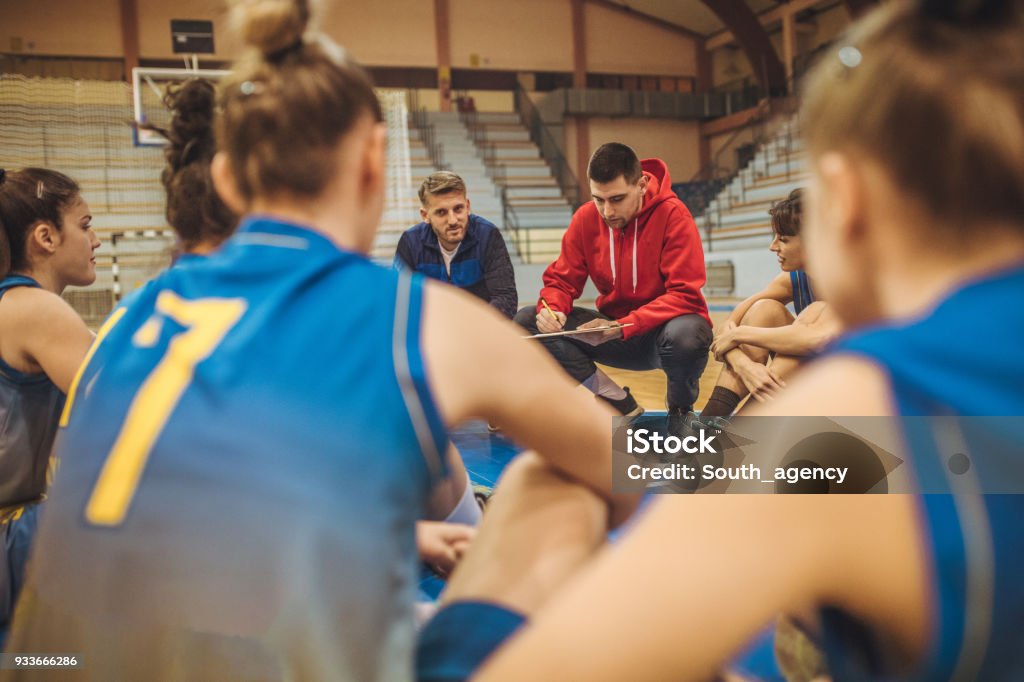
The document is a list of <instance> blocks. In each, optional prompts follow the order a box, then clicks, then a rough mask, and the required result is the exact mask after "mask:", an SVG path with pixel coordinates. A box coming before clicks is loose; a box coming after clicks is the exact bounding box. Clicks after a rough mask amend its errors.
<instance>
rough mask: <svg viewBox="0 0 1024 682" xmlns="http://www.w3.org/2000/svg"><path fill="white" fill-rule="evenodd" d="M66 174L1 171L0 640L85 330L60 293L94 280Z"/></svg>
mask: <svg viewBox="0 0 1024 682" xmlns="http://www.w3.org/2000/svg"><path fill="white" fill-rule="evenodd" d="M99 245H100V242H99V239H97V238H96V233H95V232H93V230H92V216H91V215H90V214H89V205H88V204H86V203H85V201H84V200H83V199H82V196H81V194H80V191H79V188H78V185H77V184H75V182H74V180H72V179H71V178H69V177H67V176H66V175H63V174H62V173H58V172H56V171H52V170H47V169H44V168H24V169H22V170H20V171H5V170H2V169H0V274H2V279H0V533H2V542H0V646H2V644H3V640H4V637H5V635H6V631H7V626H8V624H9V622H10V618H11V615H12V613H13V609H14V603H15V601H16V599H17V597H18V592H19V590H20V588H21V584H22V581H23V579H24V571H25V562H26V559H27V557H28V552H29V547H30V545H31V542H32V537H33V534H34V531H35V525H36V515H37V513H38V504H39V502H40V500H42V498H43V496H44V494H45V493H46V486H47V473H48V470H49V467H50V455H51V450H52V448H53V440H54V436H55V435H56V433H57V425H58V421H59V420H60V415H61V409H62V407H63V406H64V395H65V394H66V393H67V392H68V390H69V389H70V388H71V387H72V386H73V381H74V376H75V371H76V370H77V369H78V366H79V365H80V364H81V362H82V359H83V358H84V357H85V355H86V352H87V351H88V349H89V344H91V343H92V339H93V336H92V332H90V331H89V330H88V328H87V327H86V326H85V323H84V322H83V321H82V319H81V318H80V317H79V316H78V314H77V313H76V312H75V311H74V310H73V309H72V308H71V306H70V305H68V304H67V303H66V302H65V301H64V300H63V299H62V298H61V297H60V294H61V292H62V291H64V289H65V287H68V286H86V285H88V284H92V282H93V281H94V280H95V279H96V259H95V257H94V252H95V250H96V249H97V248H98V247H99Z"/></svg>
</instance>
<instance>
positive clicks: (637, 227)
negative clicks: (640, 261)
mask: <svg viewBox="0 0 1024 682" xmlns="http://www.w3.org/2000/svg"><path fill="white" fill-rule="evenodd" d="M638 234H640V218H637V219H636V222H635V223H633V293H634V294H635V293H636V239H637V235H638Z"/></svg>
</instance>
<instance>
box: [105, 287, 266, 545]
mask: <svg viewBox="0 0 1024 682" xmlns="http://www.w3.org/2000/svg"><path fill="white" fill-rule="evenodd" d="M245 308H246V303H245V301H244V300H242V299H217V298H205V299H199V300H197V301H186V300H185V299H183V298H181V297H179V296H177V295H176V294H174V293H173V292H171V291H161V292H160V294H159V296H158V297H157V301H156V310H157V312H158V313H162V314H163V315H165V316H167V317H169V318H171V319H173V320H175V321H176V322H178V323H179V324H181V325H183V326H184V327H186V328H187V329H185V331H183V332H181V333H180V334H178V335H177V336H175V337H174V338H173V339H171V342H170V343H169V344H168V346H167V354H166V355H165V356H164V358H163V359H162V360H161V361H160V363H159V364H158V365H157V366H156V367H155V368H154V369H153V372H152V373H151V374H150V375H149V377H148V378H147V379H146V381H145V382H143V384H142V387H141V388H140V389H139V392H138V393H137V394H136V396H135V399H134V400H132V404H131V406H130V407H129V408H128V416H127V417H126V418H125V421H124V425H122V427H121V432H120V433H119V434H118V435H117V440H116V441H114V447H113V448H111V450H110V455H109V456H108V457H107V461H106V463H105V464H104V465H103V470H102V471H101V472H100V477H99V480H98V481H97V482H96V488H95V489H93V491H92V496H91V497H90V498H89V502H88V504H87V505H86V508H85V518H86V519H88V521H89V522H90V523H93V524H95V525H98V526H116V525H118V524H120V523H121V522H122V521H123V520H124V517H125V514H126V513H127V512H128V506H129V505H130V504H131V501H132V498H133V497H134V496H135V489H136V488H137V487H138V485H139V479H140V478H141V477H142V471H143V469H145V468H146V461H147V460H148V459H149V453H150V451H151V450H152V448H153V443H155V442H156V439H157V438H158V437H159V436H160V433H161V432H162V431H163V428H164V425H166V424H167V420H168V419H169V418H170V416H171V412H173V411H174V408H175V406H176V405H177V404H178V401H179V400H180V399H181V396H182V394H183V393H184V392H185V389H186V388H188V385H189V383H191V381H192V377H193V375H194V374H195V368H196V365H197V364H199V363H200V362H202V361H203V360H205V359H206V358H208V357H209V356H210V354H211V353H212V352H213V350H214V348H216V347H217V345H218V344H220V342H221V341H222V340H223V338H224V336H225V335H226V334H227V333H228V331H229V330H230V329H231V328H232V327H233V326H234V325H235V324H236V323H237V322H238V320H239V319H240V318H241V317H242V315H243V314H244V313H245ZM158 324H159V321H158V320H157V319H151V320H150V321H149V322H147V323H146V325H143V328H142V329H140V330H139V333H137V334H136V343H138V344H139V345H151V344H152V342H153V338H147V337H153V334H151V333H146V334H141V332H143V330H146V331H147V332H149V331H151V330H152V329H153V328H154V327H155V326H156V325H158ZM140 337H141V338H140Z"/></svg>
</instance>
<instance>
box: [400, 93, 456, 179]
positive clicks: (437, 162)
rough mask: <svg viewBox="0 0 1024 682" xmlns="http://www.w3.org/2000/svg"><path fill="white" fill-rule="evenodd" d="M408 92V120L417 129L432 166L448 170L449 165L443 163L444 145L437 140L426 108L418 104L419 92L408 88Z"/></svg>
mask: <svg viewBox="0 0 1024 682" xmlns="http://www.w3.org/2000/svg"><path fill="white" fill-rule="evenodd" d="M408 94H409V122H410V123H412V126H413V128H415V129H416V130H417V131H419V134H420V140H422V141H423V146H425V147H426V148H427V154H428V155H429V156H430V160H431V162H433V164H434V168H436V169H438V170H449V169H450V168H451V166H450V165H449V164H448V163H445V160H444V145H443V144H441V143H440V142H438V141H437V131H436V130H434V125H433V124H432V123H430V121H429V119H428V118H427V108H426V107H421V106H420V105H419V103H420V101H419V100H420V98H419V93H417V92H416V91H415V90H409V91H408Z"/></svg>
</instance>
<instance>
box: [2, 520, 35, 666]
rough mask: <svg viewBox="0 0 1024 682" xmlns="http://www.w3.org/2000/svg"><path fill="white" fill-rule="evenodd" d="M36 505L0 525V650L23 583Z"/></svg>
mask: <svg viewBox="0 0 1024 682" xmlns="http://www.w3.org/2000/svg"><path fill="white" fill-rule="evenodd" d="M38 514H39V505H38V504H30V505H28V506H26V507H24V508H22V509H21V510H20V513H15V514H10V515H7V516H6V520H3V521H0V650H3V646H4V640H6V639H7V629H8V628H9V627H10V624H11V618H12V617H13V616H14V604H15V603H16V602H17V600H18V593H19V592H21V586H22V584H24V582H25V564H26V563H27V562H28V552H29V548H30V547H31V546H32V538H33V537H34V536H35V533H36V517H37V516H38Z"/></svg>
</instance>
